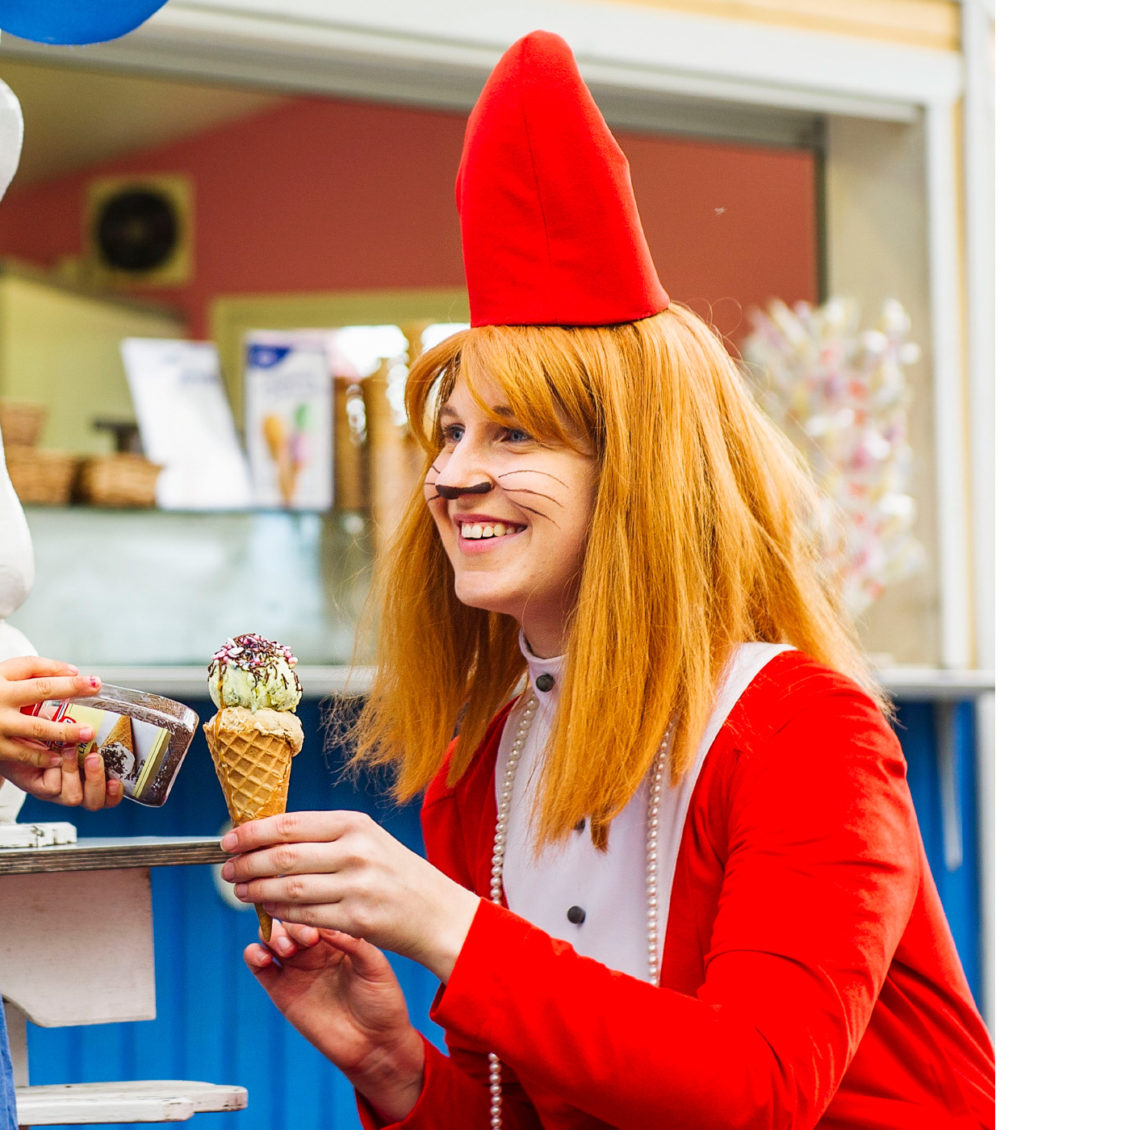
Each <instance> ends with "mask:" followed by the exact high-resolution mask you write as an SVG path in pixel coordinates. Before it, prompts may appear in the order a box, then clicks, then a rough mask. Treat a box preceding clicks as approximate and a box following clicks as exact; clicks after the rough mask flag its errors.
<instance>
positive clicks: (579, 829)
mask: <svg viewBox="0 0 1130 1130" xmlns="http://www.w3.org/2000/svg"><path fill="white" fill-rule="evenodd" d="M584 830H585V821H584V817H582V818H581V819H580V820H578V821H577V822H576V824H574V825H573V831H574V832H583V831H584Z"/></svg>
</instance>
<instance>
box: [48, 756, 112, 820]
mask: <svg viewBox="0 0 1130 1130" xmlns="http://www.w3.org/2000/svg"><path fill="white" fill-rule="evenodd" d="M99 760H101V759H99ZM59 771H60V774H61V776H60V784H59V792H58V793H57V795H56V796H55V798H54V799H55V801H56V803H58V804H64V805H66V806H67V807H68V808H74V807H76V806H77V805H80V804H82V794H83V787H82V770H81V769H80V768H79V761H78V750H76V749H75V747H74V746H71V747H70V748H69V749H65V750H63V763H62V765H60V766H59Z"/></svg>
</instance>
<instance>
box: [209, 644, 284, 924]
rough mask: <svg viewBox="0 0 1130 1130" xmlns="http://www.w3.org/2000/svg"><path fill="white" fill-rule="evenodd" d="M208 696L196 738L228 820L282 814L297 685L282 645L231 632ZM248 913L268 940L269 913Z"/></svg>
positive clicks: (217, 657) (216, 660)
mask: <svg viewBox="0 0 1130 1130" xmlns="http://www.w3.org/2000/svg"><path fill="white" fill-rule="evenodd" d="M208 693H209V694H210V695H211V696H212V701H213V702H214V703H215V704H216V706H217V708H218V709H217V710H216V713H215V715H214V716H213V717H212V718H210V719H209V720H208V721H207V722H205V723H204V737H205V739H206V740H207V742H208V749H209V751H210V752H211V754H212V761H213V762H214V763H215V766H216V776H217V777H218V778H219V779H220V787H221V788H222V789H223V791H224V800H225V801H226V802H227V806H228V814H229V815H230V816H231V819H232V823H233V824H236V825H239V824H244V823H246V822H247V821H248V820H258V819H261V818H262V817H264V816H277V815H278V814H279V813H281V812H285V811H286V798H287V792H288V790H289V788H290V762H291V759H292V758H293V757H294V756H295V754H297V753H298V751H299V750H300V749H301V748H302V740H303V733H302V723H301V722H300V721H299V719H298V716H297V715H296V714H295V713H294V709H295V707H296V706H297V705H298V702H299V699H300V698H301V697H302V685H301V683H299V681H298V676H297V674H296V673H295V660H294V656H293V655H292V654H291V650H290V648H289V647H284V646H283V645H282V644H278V643H275V642H274V641H272V640H266V639H264V638H263V637H262V636H258V635H255V634H254V633H248V634H246V635H242V636H234V637H233V638H232V639H230V640H227V641H226V642H225V643H224V645H223V647H221V648H220V649H219V650H218V651H217V652H216V653H215V654H214V655H213V656H212V660H211V662H210V663H209V664H208ZM255 910H256V912H257V913H258V915H259V926H260V929H261V930H262V934H263V937H264V939H269V938H270V936H271V916H270V915H269V914H267V912H266V911H265V910H264V909H263V908H262V907H261V906H259V905H258V904H256V907H255Z"/></svg>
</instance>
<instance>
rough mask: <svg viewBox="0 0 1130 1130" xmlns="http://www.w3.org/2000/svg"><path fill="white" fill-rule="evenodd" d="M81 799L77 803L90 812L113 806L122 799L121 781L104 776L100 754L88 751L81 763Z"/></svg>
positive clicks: (104, 767) (104, 769) (103, 766)
mask: <svg viewBox="0 0 1130 1130" xmlns="http://www.w3.org/2000/svg"><path fill="white" fill-rule="evenodd" d="M81 776H82V779H83V780H82V799H81V800H80V801H79V804H81V805H82V807H83V808H86V809H88V810H89V811H91V812H96V811H98V810H99V809H100V808H113V807H114V806H115V805H116V804H117V803H118V802H119V801H120V800H121V799H122V783H121V781H119V780H117V779H116V778H114V777H107V776H106V766H105V765H104V764H103V762H102V755H101V754H98V753H88V754H87V755H86V757H85V758H84V760H83V763H82V774H81Z"/></svg>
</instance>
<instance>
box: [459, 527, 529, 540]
mask: <svg viewBox="0 0 1130 1130" xmlns="http://www.w3.org/2000/svg"><path fill="white" fill-rule="evenodd" d="M518 529H519V527H518V526H508V525H506V524H505V523H503V522H487V523H485V524H484V523H482V522H464V523H463V525H461V526H460V527H459V532H460V533H461V534H462V535H463V537H465V538H472V539H474V540H476V541H477V540H480V539H482V538H501V537H505V536H506V534H516V533H517V532H518Z"/></svg>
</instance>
